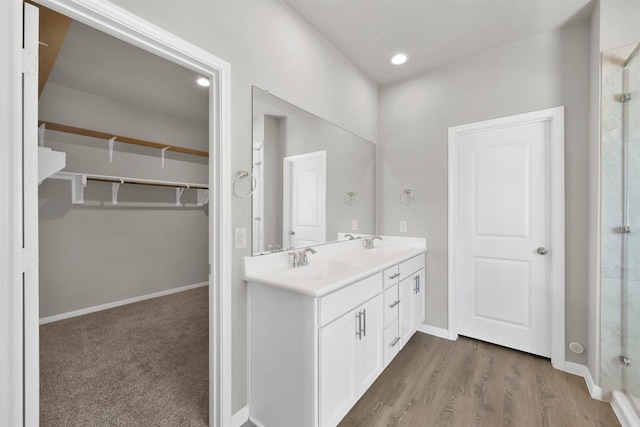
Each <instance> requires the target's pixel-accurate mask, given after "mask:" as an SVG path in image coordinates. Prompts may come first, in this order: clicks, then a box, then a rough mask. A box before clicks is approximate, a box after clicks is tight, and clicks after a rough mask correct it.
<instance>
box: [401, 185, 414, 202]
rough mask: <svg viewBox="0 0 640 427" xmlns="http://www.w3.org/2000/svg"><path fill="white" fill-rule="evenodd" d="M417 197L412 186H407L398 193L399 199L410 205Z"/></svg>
mask: <svg viewBox="0 0 640 427" xmlns="http://www.w3.org/2000/svg"><path fill="white" fill-rule="evenodd" d="M415 199H416V197H415V196H414V195H413V192H412V191H411V189H410V188H406V189H404V190H402V191H401V192H400V194H399V195H398V200H399V201H400V203H402V204H403V205H410V204H411V203H413V202H414V200H415Z"/></svg>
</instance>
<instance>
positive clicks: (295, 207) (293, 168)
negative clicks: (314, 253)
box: [282, 151, 327, 248]
mask: <svg viewBox="0 0 640 427" xmlns="http://www.w3.org/2000/svg"><path fill="white" fill-rule="evenodd" d="M282 194H283V207H282V213H283V215H282V218H283V224H282V233H283V236H282V242H283V243H284V244H283V247H285V248H287V247H298V246H311V245H317V244H319V243H324V242H325V241H326V212H327V202H326V200H327V152H326V151H317V152H314V153H306V154H301V155H299V156H289V157H285V158H284V161H283V193H282Z"/></svg>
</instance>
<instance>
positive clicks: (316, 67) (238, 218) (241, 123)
mask: <svg viewBox="0 0 640 427" xmlns="http://www.w3.org/2000/svg"><path fill="white" fill-rule="evenodd" d="M114 3H116V4H118V5H120V6H122V7H123V8H125V9H128V10H129V11H131V12H132V13H135V14H137V15H139V16H140V17H142V18H144V19H147V20H148V21H150V22H152V23H154V24H156V25H158V26H160V27H162V28H164V29H165V30H167V31H170V32H172V33H174V34H176V35H177V36H179V37H182V38H183V39H185V40H187V41H189V42H191V43H193V44H195V45H197V46H199V47H201V48H203V49H205V50H207V51H209V52H211V53H213V54H214V55H216V56H218V57H220V58H222V59H224V60H226V61H228V62H229V63H230V64H231V82H232V88H231V90H232V111H231V117H232V124H231V126H232V129H231V132H232V135H231V137H232V141H233V148H232V154H231V156H232V160H231V162H232V164H231V170H232V173H233V174H234V176H235V174H236V173H237V171H239V170H250V167H251V151H252V150H251V141H252V135H251V132H252V131H251V121H252V111H251V92H252V90H251V87H252V85H255V86H258V87H260V88H262V89H265V90H269V91H270V92H271V93H272V94H274V95H276V96H278V97H279V98H282V99H284V100H286V101H289V102H291V103H293V104H295V105H297V106H299V107H300V108H302V109H304V110H307V111H309V112H311V113H313V114H315V115H317V116H319V117H322V118H324V119H326V120H328V121H330V122H333V123H336V124H338V125H339V126H342V127H344V128H346V129H348V130H350V131H352V132H354V133H356V134H358V135H360V136H362V137H363V138H365V139H367V140H372V141H376V140H377V117H378V111H377V105H378V99H377V95H378V91H377V87H376V86H375V85H374V84H373V83H372V82H371V81H370V80H369V79H368V78H366V77H365V76H364V75H363V74H362V73H361V72H360V71H359V70H357V69H356V67H355V66H353V65H352V64H351V63H350V62H349V61H348V60H347V59H346V58H345V57H344V56H343V55H342V54H341V53H339V52H338V51H337V50H336V49H335V48H334V47H332V46H331V45H330V44H329V43H328V42H327V41H326V40H325V39H324V38H322V37H321V36H320V35H319V34H317V32H316V31H315V30H313V29H312V28H311V27H310V26H309V25H308V24H307V23H306V22H305V21H303V20H302V19H300V18H299V17H298V16H297V15H295V13H294V12H293V11H292V10H291V9H290V8H289V7H288V6H287V5H286V4H285V3H283V2H281V1H268V0H267V1H258V2H253V1H252V2H244V1H213V2H202V1H180V2H178V1H136V0H115V1H114ZM232 214H233V227H246V228H247V229H248V230H249V229H250V227H251V201H250V199H238V198H234V199H233V201H232ZM229 250H233V249H232V248H229ZM246 255H250V247H249V248H247V249H245V250H234V253H233V270H232V276H233V294H232V301H233V302H232V303H233V307H232V313H233V319H232V322H233V340H232V341H233V342H232V345H233V348H232V357H233V366H232V378H233V379H232V383H233V384H232V386H233V396H232V410H233V411H234V412H235V411H237V410H239V409H241V408H242V407H243V406H245V405H246V403H247V388H246V384H247V334H246V316H247V312H246V296H247V292H246V285H245V283H244V282H243V281H242V275H241V267H242V257H243V256H246Z"/></svg>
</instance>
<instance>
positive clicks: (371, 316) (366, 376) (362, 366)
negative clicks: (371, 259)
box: [356, 294, 384, 397]
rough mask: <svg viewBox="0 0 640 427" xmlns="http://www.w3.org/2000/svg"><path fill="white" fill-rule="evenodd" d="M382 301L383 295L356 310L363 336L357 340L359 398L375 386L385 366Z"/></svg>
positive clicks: (357, 387)
mask: <svg viewBox="0 0 640 427" xmlns="http://www.w3.org/2000/svg"><path fill="white" fill-rule="evenodd" d="M382 301H383V298H382V294H378V296H376V297H374V298H372V299H370V300H369V301H368V302H366V303H364V304H362V305H361V306H360V307H358V308H357V309H356V311H357V312H358V311H359V312H360V313H361V319H362V334H361V337H359V338H358V339H357V340H356V345H357V350H356V351H357V353H356V356H357V364H356V372H357V385H356V390H357V391H358V393H359V395H358V397H359V396H360V395H361V394H362V393H364V392H365V391H366V390H367V389H368V388H369V386H370V385H371V384H373V382H374V381H375V379H376V378H377V377H378V375H380V372H382V369H383V366H384V360H383V335H384V321H383V309H382Z"/></svg>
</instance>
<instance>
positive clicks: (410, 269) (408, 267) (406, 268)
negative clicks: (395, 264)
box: [400, 254, 424, 280]
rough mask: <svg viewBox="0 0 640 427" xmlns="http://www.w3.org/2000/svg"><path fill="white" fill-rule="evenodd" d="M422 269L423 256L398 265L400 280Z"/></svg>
mask: <svg viewBox="0 0 640 427" xmlns="http://www.w3.org/2000/svg"><path fill="white" fill-rule="evenodd" d="M421 268H424V254H420V255H418V256H415V257H413V258H410V259H408V260H406V261H403V262H401V263H400V279H401V280H402V279H404V278H405V277H407V276H409V275H411V274H413V273H415V272H416V271H418V270H420V269H421Z"/></svg>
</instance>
